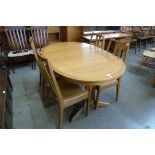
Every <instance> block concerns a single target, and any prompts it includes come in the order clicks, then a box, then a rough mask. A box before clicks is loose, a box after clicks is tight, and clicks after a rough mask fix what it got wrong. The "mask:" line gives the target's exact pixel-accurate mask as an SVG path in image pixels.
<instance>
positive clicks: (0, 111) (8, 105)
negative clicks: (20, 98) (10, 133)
mask: <svg viewBox="0 0 155 155" xmlns="http://www.w3.org/2000/svg"><path fill="white" fill-rule="evenodd" d="M12 90H13V89H12V84H11V81H10V78H9V76H8V71H7V69H3V70H0V128H9V129H11V128H13V108H12V107H13V99H12Z"/></svg>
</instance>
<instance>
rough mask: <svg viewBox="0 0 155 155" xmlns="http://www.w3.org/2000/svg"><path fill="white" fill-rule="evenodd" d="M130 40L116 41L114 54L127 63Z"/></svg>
mask: <svg viewBox="0 0 155 155" xmlns="http://www.w3.org/2000/svg"><path fill="white" fill-rule="evenodd" d="M129 46H130V42H121V41H116V43H115V47H114V50H113V54H114V55H116V56H117V57H119V58H121V59H122V60H123V62H124V63H126V58H127V55H128V50H129Z"/></svg>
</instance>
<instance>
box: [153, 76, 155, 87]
mask: <svg viewBox="0 0 155 155" xmlns="http://www.w3.org/2000/svg"><path fill="white" fill-rule="evenodd" d="M153 87H155V77H154V78H153Z"/></svg>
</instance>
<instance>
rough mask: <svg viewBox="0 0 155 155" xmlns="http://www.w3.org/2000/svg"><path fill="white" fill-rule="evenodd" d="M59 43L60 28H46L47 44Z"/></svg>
mask: <svg viewBox="0 0 155 155" xmlns="http://www.w3.org/2000/svg"><path fill="white" fill-rule="evenodd" d="M56 42H60V26H48V44H52V43H56Z"/></svg>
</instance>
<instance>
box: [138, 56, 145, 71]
mask: <svg viewBox="0 0 155 155" xmlns="http://www.w3.org/2000/svg"><path fill="white" fill-rule="evenodd" d="M146 60H147V58H146V57H143V58H142V60H141V62H140V63H139V65H138V67H137V69H136V73H137V72H138V71H139V70H140V67H141V66H142V65H143V64H144V63H145V62H146Z"/></svg>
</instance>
